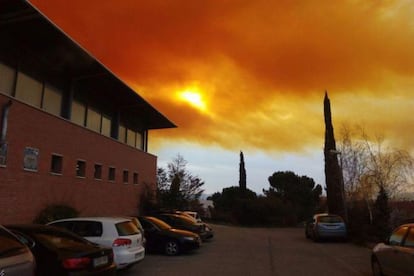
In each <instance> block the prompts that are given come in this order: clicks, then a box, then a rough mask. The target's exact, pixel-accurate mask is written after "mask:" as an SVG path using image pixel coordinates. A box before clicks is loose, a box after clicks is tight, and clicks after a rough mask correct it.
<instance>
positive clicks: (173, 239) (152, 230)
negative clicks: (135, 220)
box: [139, 217, 201, 255]
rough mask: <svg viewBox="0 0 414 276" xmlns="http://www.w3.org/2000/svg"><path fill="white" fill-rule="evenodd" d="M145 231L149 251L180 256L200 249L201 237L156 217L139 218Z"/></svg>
mask: <svg viewBox="0 0 414 276" xmlns="http://www.w3.org/2000/svg"><path fill="white" fill-rule="evenodd" d="M139 220H140V222H141V224H142V226H143V227H144V229H145V236H146V239H147V244H146V246H147V250H149V251H154V252H163V253H165V254H166V255H178V254H180V253H182V252H185V251H189V250H194V249H197V248H199V247H200V244H201V239H200V237H199V236H198V235H197V234H195V233H193V232H190V231H185V230H179V229H174V228H172V227H171V226H170V225H168V224H167V223H165V222H164V221H162V220H160V219H157V218H155V217H139Z"/></svg>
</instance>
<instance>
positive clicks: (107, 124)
mask: <svg viewBox="0 0 414 276" xmlns="http://www.w3.org/2000/svg"><path fill="white" fill-rule="evenodd" d="M101 133H102V135H105V136H108V137H111V118H110V117H108V116H105V115H102V125H101Z"/></svg>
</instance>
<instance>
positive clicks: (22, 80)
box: [16, 72, 43, 108]
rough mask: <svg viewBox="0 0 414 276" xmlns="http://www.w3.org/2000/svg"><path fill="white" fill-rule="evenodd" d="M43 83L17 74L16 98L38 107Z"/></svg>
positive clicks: (20, 73) (22, 74)
mask: <svg viewBox="0 0 414 276" xmlns="http://www.w3.org/2000/svg"><path fill="white" fill-rule="evenodd" d="M42 91H43V84H42V83H41V82H40V81H37V80H35V79H34V78H32V77H29V76H28V75H26V74H24V73H22V72H19V73H18V74H17V84H16V98H17V99H19V100H21V101H23V102H25V103H28V104H31V105H33V106H36V107H38V108H40V105H41V102H42Z"/></svg>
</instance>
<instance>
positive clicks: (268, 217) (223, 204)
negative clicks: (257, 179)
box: [209, 171, 322, 226]
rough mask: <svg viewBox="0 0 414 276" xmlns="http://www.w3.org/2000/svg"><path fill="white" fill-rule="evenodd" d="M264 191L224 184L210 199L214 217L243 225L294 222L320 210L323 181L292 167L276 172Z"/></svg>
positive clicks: (288, 223)
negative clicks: (316, 180) (258, 191)
mask: <svg viewBox="0 0 414 276" xmlns="http://www.w3.org/2000/svg"><path fill="white" fill-rule="evenodd" d="M268 180H269V184H270V188H269V189H268V190H263V193H264V194H263V195H257V194H256V193H255V192H253V191H251V190H249V189H244V187H243V186H242V187H237V186H235V187H229V188H224V189H223V190H222V192H221V193H219V192H217V193H214V194H213V195H212V196H211V197H210V198H209V199H211V200H212V201H213V202H214V210H213V211H212V215H213V219H216V220H219V221H227V222H230V223H234V224H242V225H261V226H292V225H296V224H298V223H300V222H303V221H304V220H306V219H308V218H309V217H311V216H312V215H313V213H314V212H316V211H318V209H319V203H320V196H321V194H322V187H321V185H315V182H314V180H313V179H311V178H309V177H307V176H298V175H296V174H295V173H293V172H291V171H285V172H275V173H274V174H273V175H271V176H269V178H268Z"/></svg>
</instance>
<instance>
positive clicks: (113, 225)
mask: <svg viewBox="0 0 414 276" xmlns="http://www.w3.org/2000/svg"><path fill="white" fill-rule="evenodd" d="M49 225H54V226H58V227H63V228H65V229H67V230H69V231H72V232H74V233H76V234H78V235H80V236H82V237H84V238H85V239H87V240H89V241H91V242H94V243H97V244H100V245H103V246H108V247H111V248H112V250H113V252H114V260H115V264H116V266H117V268H118V269H122V268H128V267H130V266H131V265H134V264H136V263H138V262H140V261H141V260H143V259H144V257H145V247H144V244H143V235H142V234H141V232H140V231H139V229H138V228H137V226H136V225H135V224H134V223H133V222H132V221H131V220H130V219H128V218H123V217H82V218H69V219H61V220H56V221H53V222H50V223H49Z"/></svg>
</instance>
